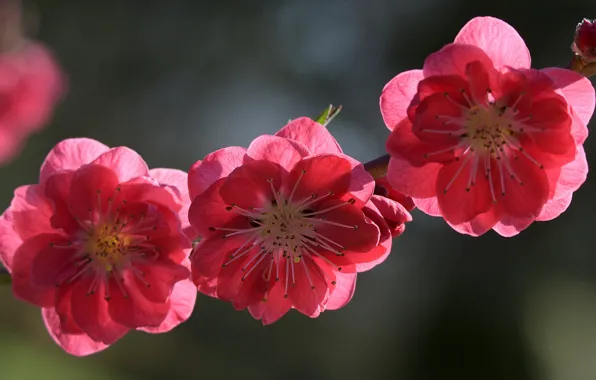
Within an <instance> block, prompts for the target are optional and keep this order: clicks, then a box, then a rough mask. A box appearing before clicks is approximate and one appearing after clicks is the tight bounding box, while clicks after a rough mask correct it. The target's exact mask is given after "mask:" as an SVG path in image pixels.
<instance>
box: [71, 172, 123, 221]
mask: <svg viewBox="0 0 596 380" xmlns="http://www.w3.org/2000/svg"><path fill="white" fill-rule="evenodd" d="M117 187H118V177H117V175H116V173H115V172H114V171H113V170H112V169H110V168H108V167H105V166H99V165H97V164H91V165H86V166H84V167H82V168H81V169H79V170H77V171H76V172H75V174H74V176H73V177H72V182H71V185H70V192H69V194H68V203H69V206H70V208H71V214H72V215H73V216H75V217H78V218H80V219H81V220H87V219H89V216H90V213H99V214H103V213H104V212H105V211H106V210H107V207H108V205H109V204H110V201H109V198H110V197H112V196H113V194H114V191H115V189H116V188H117ZM90 210H91V211H90Z"/></svg>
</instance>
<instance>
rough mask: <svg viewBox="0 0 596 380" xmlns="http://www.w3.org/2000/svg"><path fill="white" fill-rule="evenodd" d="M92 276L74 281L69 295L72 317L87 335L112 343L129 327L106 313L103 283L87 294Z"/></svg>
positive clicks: (106, 305) (106, 304)
mask: <svg viewBox="0 0 596 380" xmlns="http://www.w3.org/2000/svg"><path fill="white" fill-rule="evenodd" d="M93 282H94V279H93V277H87V278H82V279H80V280H79V281H75V282H74V283H73V286H72V292H71V293H69V294H65V296H68V297H70V301H71V312H72V318H73V320H74V321H75V323H76V324H77V325H78V326H79V327H80V328H81V330H83V331H84V332H85V333H86V334H87V335H89V337H90V338H91V339H93V340H95V341H98V342H102V343H104V344H108V345H109V344H113V343H114V342H116V341H117V340H118V339H120V338H122V337H123V336H124V335H125V334H126V333H127V332H128V331H129V330H130V329H129V328H127V327H124V326H122V325H120V324H118V323H116V322H114V321H113V320H112V318H111V317H110V315H109V313H108V303H109V301H106V300H105V299H104V294H106V293H105V284H104V283H103V282H101V283H100V284H99V286H98V288H97V291H96V292H95V293H93V294H89V289H90V288H91V285H92V284H93Z"/></svg>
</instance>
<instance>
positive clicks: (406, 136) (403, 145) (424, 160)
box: [386, 94, 459, 167]
mask: <svg viewBox="0 0 596 380" xmlns="http://www.w3.org/2000/svg"><path fill="white" fill-rule="evenodd" d="M438 95H439V96H441V97H443V98H444V96H443V95H440V94H438ZM435 99H436V98H435ZM426 100H428V99H426ZM428 104H431V105H433V106H440V105H439V104H437V103H436V102H432V99H431V102H430V103H428ZM428 104H427V105H428ZM428 120H433V122H435V121H436V119H435V115H434V114H431V112H422V113H421V114H420V117H418V120H417V125H418V127H417V128H416V130H414V128H415V126H413V125H412V123H411V121H410V120H409V119H404V120H402V122H401V123H400V124H399V125H397V126H396V127H395V129H394V130H393V132H391V134H390V135H389V138H388V139H387V143H386V149H387V152H388V153H389V154H390V155H391V157H392V158H400V157H401V158H403V159H405V160H408V161H409V162H410V164H411V165H413V166H417V167H420V166H424V165H427V164H429V163H432V162H441V163H448V162H451V161H453V159H454V157H455V150H454V149H451V150H449V149H448V148H453V147H455V146H456V145H457V144H458V142H459V141H458V139H457V138H456V137H455V136H449V135H445V136H441V137H439V138H438V139H435V138H431V137H430V135H431V134H428V133H427V134H426V135H427V136H425V138H424V139H421V138H420V135H421V134H422V133H423V132H421V131H420V126H421V125H422V124H421V122H423V121H428ZM439 151H440V152H442V153H435V154H433V155H432V156H430V155H429V153H433V152H439Z"/></svg>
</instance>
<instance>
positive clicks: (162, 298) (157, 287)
mask: <svg viewBox="0 0 596 380" xmlns="http://www.w3.org/2000/svg"><path fill="white" fill-rule="evenodd" d="M135 267H136V268H137V269H138V270H140V271H141V272H142V273H144V276H143V277H142V278H139V277H136V278H135V279H136V282H137V287H138V289H139V290H140V291H141V293H143V295H144V296H145V298H147V299H148V300H149V301H151V302H157V303H164V302H166V301H167V300H168V298H169V297H170V294H171V293H172V289H173V288H174V285H175V284H176V283H178V282H180V281H182V280H186V279H188V277H189V276H190V271H189V270H188V269H187V268H186V267H185V266H183V265H180V264H176V263H174V262H172V261H170V260H163V259H162V260H157V261H151V262H146V263H143V262H139V263H138V264H136V265H135ZM147 284H149V285H147Z"/></svg>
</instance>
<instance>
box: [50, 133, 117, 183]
mask: <svg viewBox="0 0 596 380" xmlns="http://www.w3.org/2000/svg"><path fill="white" fill-rule="evenodd" d="M108 150H110V148H108V147H107V146H105V145H104V144H102V143H100V142H99V141H96V140H93V139H88V138H76V139H66V140H63V141H61V142H59V143H58V144H57V145H56V146H55V147H54V148H53V149H52V150H51V151H50V153H49V154H48V156H47V157H46V159H45V161H44V162H43V165H42V166H41V172H40V175H39V183H44V182H45V181H46V179H47V178H48V177H49V176H50V174H52V173H55V172H57V171H60V170H77V169H78V168H80V167H81V166H83V165H85V164H88V163H90V162H92V161H93V160H95V159H96V158H97V157H99V156H100V155H101V154H102V153H105V152H107V151H108Z"/></svg>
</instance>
